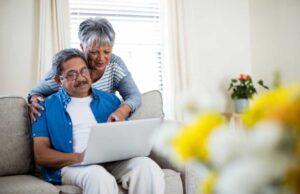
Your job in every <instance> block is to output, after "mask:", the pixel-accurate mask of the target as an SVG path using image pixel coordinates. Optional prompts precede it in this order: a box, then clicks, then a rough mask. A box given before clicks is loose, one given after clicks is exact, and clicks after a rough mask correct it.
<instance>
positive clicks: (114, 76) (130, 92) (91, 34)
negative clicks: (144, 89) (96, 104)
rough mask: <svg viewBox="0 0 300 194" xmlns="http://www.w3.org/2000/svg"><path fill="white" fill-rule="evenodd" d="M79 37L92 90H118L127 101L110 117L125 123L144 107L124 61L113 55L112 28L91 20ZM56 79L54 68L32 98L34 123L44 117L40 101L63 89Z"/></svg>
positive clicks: (84, 24) (86, 21) (105, 21)
mask: <svg viewBox="0 0 300 194" xmlns="http://www.w3.org/2000/svg"><path fill="white" fill-rule="evenodd" d="M78 36H79V39H80V47H81V49H82V51H83V52H84V54H85V56H86V58H87V60H88V62H89V64H88V65H89V69H90V74H91V78H92V82H93V85H92V87H94V88H97V89H100V90H102V91H106V92H110V93H115V92H116V91H118V92H119V93H120V95H121V96H122V98H123V100H124V102H123V103H122V104H121V105H120V107H119V108H118V109H117V110H116V111H115V112H113V113H112V114H111V115H110V116H109V118H108V122H112V121H121V120H124V119H125V118H126V117H128V116H129V115H130V113H132V112H134V111H135V110H136V109H137V108H138V107H139V106H140V105H141V94H140V92H139V90H138V88H137V86H136V84H135V82H134V81H133V79H132V76H131V74H130V72H129V71H128V69H127V67H126V65H125V63H124V62H123V60H122V59H121V58H120V57H118V56H117V55H114V54H112V48H113V45H114V41H115V32H114V30H113V28H112V25H111V24H110V22H109V21H108V20H106V19H104V18H89V19H87V20H85V21H83V22H82V23H81V24H80V26H79V32H78ZM53 76H54V71H53V69H51V70H50V71H49V72H48V73H47V74H46V75H45V76H44V78H43V79H42V80H41V81H40V82H39V84H38V85H37V86H36V87H34V88H33V89H32V90H31V91H30V93H29V95H28V99H29V102H30V103H31V105H30V109H31V114H30V116H31V120H32V121H34V120H35V116H36V115H37V116H40V113H39V112H38V109H40V110H43V108H42V107H41V106H40V105H39V101H43V100H44V97H47V96H49V95H50V94H52V93H54V92H56V91H58V89H59V85H57V84H56V83H55V81H54V80H53Z"/></svg>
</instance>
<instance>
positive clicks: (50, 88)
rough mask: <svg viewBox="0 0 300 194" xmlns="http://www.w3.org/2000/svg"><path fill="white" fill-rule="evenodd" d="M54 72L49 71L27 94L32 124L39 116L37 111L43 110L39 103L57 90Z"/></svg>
mask: <svg viewBox="0 0 300 194" xmlns="http://www.w3.org/2000/svg"><path fill="white" fill-rule="evenodd" d="M53 76H54V71H53V70H52V69H50V70H49V71H48V72H47V73H46V74H45V76H44V77H43V79H42V80H41V81H40V82H39V83H38V85H37V86H35V87H34V88H32V89H31V91H30V92H29V94H28V102H29V104H30V105H29V108H30V119H31V122H32V123H33V122H34V121H35V120H36V117H37V116H40V113H39V110H42V111H43V110H44V109H43V108H42V107H41V106H40V105H39V103H40V102H42V101H44V98H45V97H47V96H49V95H51V94H53V93H54V92H56V91H57V90H58V88H59V86H58V85H57V83H56V82H55V81H54V79H53Z"/></svg>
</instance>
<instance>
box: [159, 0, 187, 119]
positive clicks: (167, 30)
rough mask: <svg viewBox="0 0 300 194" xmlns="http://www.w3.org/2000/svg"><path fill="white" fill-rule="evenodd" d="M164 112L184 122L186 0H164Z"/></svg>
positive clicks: (167, 115)
mask: <svg viewBox="0 0 300 194" xmlns="http://www.w3.org/2000/svg"><path fill="white" fill-rule="evenodd" d="M162 10H163V14H162V18H163V22H162V25H163V29H164V35H163V37H164V38H163V40H164V45H165V50H164V64H165V67H164V71H165V73H164V75H165V77H164V86H165V87H164V111H165V114H166V117H167V118H171V119H178V120H183V114H182V112H181V111H180V109H179V106H180V104H178V102H179V100H180V99H181V97H182V92H183V91H186V90H187V89H188V87H189V77H188V70H189V68H188V65H187V61H186V41H185V39H186V37H185V27H184V22H185V21H184V19H185V17H184V0H163V9H162Z"/></svg>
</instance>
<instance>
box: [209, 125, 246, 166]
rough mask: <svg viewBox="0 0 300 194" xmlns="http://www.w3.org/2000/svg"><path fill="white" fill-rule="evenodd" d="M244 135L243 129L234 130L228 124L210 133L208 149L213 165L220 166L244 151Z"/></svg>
mask: <svg viewBox="0 0 300 194" xmlns="http://www.w3.org/2000/svg"><path fill="white" fill-rule="evenodd" d="M246 135H247V134H246V132H245V131H244V130H235V129H232V128H230V127H229V126H228V125H224V126H222V127H219V128H218V129H216V130H215V131H214V132H213V133H212V134H211V135H210V137H209V140H208V151H209V157H210V159H211V161H212V163H213V164H214V165H215V167H217V168H222V167H223V166H224V165H226V164H227V163H229V162H231V161H232V160H234V159H235V158H237V157H240V156H241V155H242V153H244V151H245V147H246V145H245V143H246V139H247V138H246Z"/></svg>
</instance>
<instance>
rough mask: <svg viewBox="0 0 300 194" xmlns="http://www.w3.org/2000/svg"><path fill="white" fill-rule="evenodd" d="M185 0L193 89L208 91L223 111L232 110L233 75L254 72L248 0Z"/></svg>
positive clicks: (187, 49) (199, 92) (201, 93)
mask: <svg viewBox="0 0 300 194" xmlns="http://www.w3.org/2000/svg"><path fill="white" fill-rule="evenodd" d="M184 3H185V5H184V6H185V7H184V11H185V21H186V26H185V29H186V39H187V48H186V53H187V63H188V65H189V66H190V69H189V72H190V79H189V81H190V84H191V90H193V91H194V92H197V94H198V95H207V94H208V95H209V96H210V97H211V100H212V101H214V102H215V103H217V104H216V106H217V107H218V109H219V110H220V111H225V110H227V111H228V109H230V108H231V106H230V103H231V100H229V97H228V96H229V95H228V91H227V88H228V86H229V81H230V78H233V77H235V76H239V74H240V73H250V29H249V26H250V24H249V21H250V20H249V4H248V0H226V1H224V0H214V1H211V0H185V1H184Z"/></svg>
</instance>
